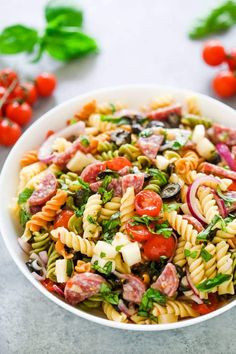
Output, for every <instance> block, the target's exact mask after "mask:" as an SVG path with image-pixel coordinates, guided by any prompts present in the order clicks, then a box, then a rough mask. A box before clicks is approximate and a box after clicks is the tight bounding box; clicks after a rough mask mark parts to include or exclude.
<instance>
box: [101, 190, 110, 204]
mask: <svg viewBox="0 0 236 354" xmlns="http://www.w3.org/2000/svg"><path fill="white" fill-rule="evenodd" d="M112 197H113V189H111V190H110V191H105V192H104V193H103V196H102V202H103V204H106V203H107V202H109V201H110V200H111V199H112Z"/></svg>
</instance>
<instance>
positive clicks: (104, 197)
mask: <svg viewBox="0 0 236 354" xmlns="http://www.w3.org/2000/svg"><path fill="white" fill-rule="evenodd" d="M111 181H112V177H111V176H110V175H106V176H105V178H104V180H103V181H102V185H101V187H100V188H99V189H98V193H100V194H101V195H102V202H103V204H105V203H107V202H109V201H110V200H111V198H112V197H113V189H111V190H110V191H108V190H107V188H108V186H109V184H110V183H111Z"/></svg>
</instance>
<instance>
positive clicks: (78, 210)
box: [75, 204, 85, 217]
mask: <svg viewBox="0 0 236 354" xmlns="http://www.w3.org/2000/svg"><path fill="white" fill-rule="evenodd" d="M84 210H85V204H84V205H82V206H81V207H80V208H76V210H75V215H76V216H77V217H79V216H83V214H84Z"/></svg>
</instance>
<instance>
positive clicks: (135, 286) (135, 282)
mask: <svg viewBox="0 0 236 354" xmlns="http://www.w3.org/2000/svg"><path fill="white" fill-rule="evenodd" d="M124 279H126V282H125V284H124V285H123V298H124V300H127V301H130V302H134V303H135V304H139V303H140V302H141V300H142V297H143V294H144V293H145V290H146V288H145V285H144V284H143V282H142V281H141V280H140V279H139V278H137V277H135V276H134V275H124Z"/></svg>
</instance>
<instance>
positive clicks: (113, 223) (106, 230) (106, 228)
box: [102, 212, 120, 243]
mask: <svg viewBox="0 0 236 354" xmlns="http://www.w3.org/2000/svg"><path fill="white" fill-rule="evenodd" d="M119 227H120V213H119V212H117V213H115V214H113V215H112V216H111V218H110V219H109V220H102V239H103V240H104V241H106V242H108V243H111V242H112V240H113V237H114V236H115V234H116V232H117V231H118V230H119Z"/></svg>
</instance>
